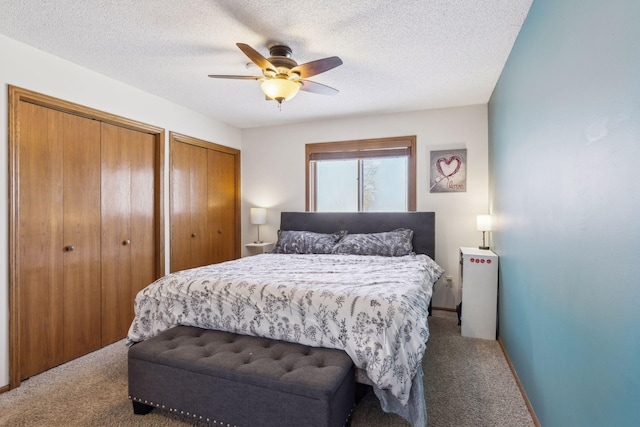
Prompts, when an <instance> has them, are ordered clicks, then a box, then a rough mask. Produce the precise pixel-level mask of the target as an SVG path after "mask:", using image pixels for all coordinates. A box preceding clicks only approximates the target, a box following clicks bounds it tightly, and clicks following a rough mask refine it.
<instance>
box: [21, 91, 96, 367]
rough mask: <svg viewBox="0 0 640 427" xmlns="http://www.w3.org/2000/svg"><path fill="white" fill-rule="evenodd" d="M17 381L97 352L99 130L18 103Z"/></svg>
mask: <svg viewBox="0 0 640 427" xmlns="http://www.w3.org/2000/svg"><path fill="white" fill-rule="evenodd" d="M19 108H20V113H21V123H20V143H19V146H18V153H19V154H18V158H19V162H18V163H19V167H18V184H17V185H18V189H19V191H18V194H19V198H18V205H19V206H18V208H19V218H20V220H19V221H18V224H17V236H18V237H17V248H16V268H17V270H18V272H17V275H18V277H19V281H20V287H19V290H20V292H19V293H20V295H19V304H20V319H19V321H20V334H21V339H20V377H21V379H24V378H28V377H30V376H32V375H34V374H37V373H39V372H42V371H44V370H46V369H49V368H51V367H54V366H56V365H59V364H61V363H63V362H65V361H68V360H71V359H73V358H75V357H77V356H78V355H81V354H85V353H88V352H90V351H93V350H96V349H98V348H99V347H100V125H99V124H98V123H97V122H95V121H93V120H88V119H85V118H82V117H79V116H76V115H71V114H66V113H63V112H60V111H57V110H53V109H49V108H45V107H41V106H37V105H34V104H31V103H28V102H23V101H21V102H20V105H19Z"/></svg>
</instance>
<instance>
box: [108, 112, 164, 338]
mask: <svg viewBox="0 0 640 427" xmlns="http://www.w3.org/2000/svg"><path fill="white" fill-rule="evenodd" d="M154 159H155V157H154V139H153V136H152V135H149V134H145V133H142V132H138V131H134V130H130V129H126V128H123V127H120V126H115V125H110V124H106V123H103V124H102V168H101V172H102V201H101V207H102V239H101V241H102V345H103V346H104V345H107V344H109V343H112V342H115V341H117V340H120V339H122V338H124V337H125V336H126V335H127V331H128V329H129V326H130V325H131V322H132V320H133V315H134V312H133V304H134V299H135V296H136V294H137V293H138V291H140V290H141V289H142V288H144V287H145V286H147V285H148V284H150V283H151V282H152V281H153V280H154V279H155V272H156V266H155V256H154V254H155V246H156V244H155V235H156V233H155V228H154V227H155V218H154V200H155V199H154V191H155V181H154V179H155V178H154V164H155V162H154Z"/></svg>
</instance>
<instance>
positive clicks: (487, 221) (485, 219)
mask: <svg viewBox="0 0 640 427" xmlns="http://www.w3.org/2000/svg"><path fill="white" fill-rule="evenodd" d="M476 226H477V228H478V231H491V215H478V217H477V218H476Z"/></svg>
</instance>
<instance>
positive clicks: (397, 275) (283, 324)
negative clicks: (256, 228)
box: [127, 254, 442, 405]
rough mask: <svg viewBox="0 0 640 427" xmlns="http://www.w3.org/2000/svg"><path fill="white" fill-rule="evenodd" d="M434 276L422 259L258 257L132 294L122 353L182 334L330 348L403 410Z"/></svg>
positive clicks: (425, 331) (423, 338)
mask: <svg viewBox="0 0 640 427" xmlns="http://www.w3.org/2000/svg"><path fill="white" fill-rule="evenodd" d="M441 274H442V269H441V268H440V267H439V266H438V265H437V264H436V263H435V262H434V261H433V260H431V259H430V258H429V257H427V256H426V255H408V256H403V257H379V256H358V255H285V254H263V255H256V256H252V257H246V258H241V259H238V260H234V261H229V262H225V263H221V264H212V265H209V266H205V267H199V268H195V269H191V270H184V271H180V272H176V273H173V274H170V275H167V276H165V277H163V278H160V279H158V280H157V281H155V282H154V283H152V284H151V285H149V286H148V287H146V288H145V289H143V290H142V291H140V292H139V293H138V295H137V297H136V300H135V319H134V320H133V323H132V324H131V327H130V329H129V335H128V339H127V343H128V344H132V343H134V342H138V341H142V340H145V339H147V338H150V337H152V336H154V335H157V334H158V333H160V332H162V331H164V330H166V329H169V328H171V327H173V326H176V325H188V326H197V327H201V328H207V329H218V330H224V331H230V332H235V333H240V334H246V335H256V336H262V337H268V338H273V339H278V340H284V341H293V342H297V343H301V344H305V345H310V346H315V347H327V348H338V349H342V350H344V351H346V353H347V354H349V356H351V358H352V359H353V361H354V364H355V365H356V366H357V367H358V368H361V369H363V370H365V371H366V374H367V376H368V377H369V379H370V380H371V381H372V382H373V383H374V384H375V385H376V386H377V387H378V388H379V389H381V390H385V392H390V393H391V394H392V395H393V396H394V397H395V398H396V399H398V401H399V402H400V403H401V404H402V405H406V404H407V401H408V399H409V392H410V389H411V384H412V379H413V377H414V375H415V374H416V372H417V370H418V367H419V366H420V363H421V361H422V356H423V354H424V351H425V349H426V343H427V339H428V338H429V328H428V325H427V316H428V305H429V301H430V300H431V295H432V290H433V283H435V281H436V280H437V279H438V277H439V276H440V275H441Z"/></svg>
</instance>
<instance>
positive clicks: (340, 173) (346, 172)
mask: <svg viewBox="0 0 640 427" xmlns="http://www.w3.org/2000/svg"><path fill="white" fill-rule="evenodd" d="M415 140H416V138H415V136H410V137H398V138H381V139H368V140H359V141H341V142H327V143H317V144H307V145H306V159H307V210H309V211H317V212H357V211H361V212H375V211H379V212H383V211H384V212H391V211H414V210H415V209H416V197H415V187H416V186H415V168H416V166H415V145H416V144H415Z"/></svg>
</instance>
